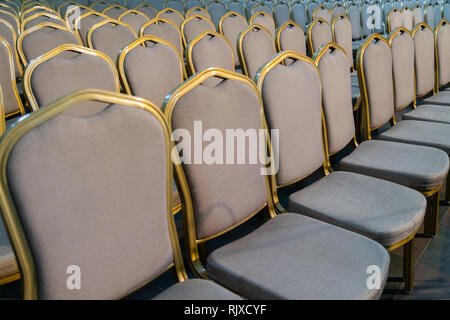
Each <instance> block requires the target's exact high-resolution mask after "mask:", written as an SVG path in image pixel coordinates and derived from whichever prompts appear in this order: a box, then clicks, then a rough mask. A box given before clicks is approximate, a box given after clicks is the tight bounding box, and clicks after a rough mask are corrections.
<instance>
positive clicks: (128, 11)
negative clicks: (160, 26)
mask: <svg viewBox="0 0 450 320" xmlns="http://www.w3.org/2000/svg"><path fill="white" fill-rule="evenodd" d="M130 13H134V14H135V15H138V16H139V15H140V16H143V17H145V19H146V20H147V22H148V21H150V19H149V18H148V17H147V15H146V14H145V13H142V12H140V11H137V10H135V9H129V10H127V11H125V12H122V13H121V14H120V15H119V17H118V18H117V20H119V21H122V20H121V19H122V18H123V17H125V16H126V15H128V14H130Z"/></svg>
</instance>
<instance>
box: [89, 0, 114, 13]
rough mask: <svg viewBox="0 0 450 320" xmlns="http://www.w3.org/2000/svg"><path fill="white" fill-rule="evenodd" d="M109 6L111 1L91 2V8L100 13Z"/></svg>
mask: <svg viewBox="0 0 450 320" xmlns="http://www.w3.org/2000/svg"><path fill="white" fill-rule="evenodd" d="M109 6H111V3H108V2H106V1H96V2H94V3H92V5H91V8H92V9H94V10H95V11H97V12H99V13H102V12H103V11H104V10H105V9H106V8H108V7H109Z"/></svg>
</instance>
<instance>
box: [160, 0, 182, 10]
mask: <svg viewBox="0 0 450 320" xmlns="http://www.w3.org/2000/svg"><path fill="white" fill-rule="evenodd" d="M164 5H165V7H166V8H170V9H174V10H177V11H178V12H180V13H183V12H184V1H178V0H165V2H164Z"/></svg>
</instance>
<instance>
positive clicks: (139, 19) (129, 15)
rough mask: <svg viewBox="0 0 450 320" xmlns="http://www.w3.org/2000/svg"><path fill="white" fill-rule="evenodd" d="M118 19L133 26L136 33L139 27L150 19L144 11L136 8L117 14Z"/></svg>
mask: <svg viewBox="0 0 450 320" xmlns="http://www.w3.org/2000/svg"><path fill="white" fill-rule="evenodd" d="M118 20H119V21H121V22H123V23H126V24H127V25H129V26H130V27H131V28H133V30H134V32H135V33H136V34H139V30H141V27H142V26H143V25H144V24H145V23H147V22H149V21H150V19H149V18H148V17H147V16H146V15H145V14H144V13H142V12H140V11H136V10H128V11H125V12H124V13H122V14H121V15H120V16H119V18H118Z"/></svg>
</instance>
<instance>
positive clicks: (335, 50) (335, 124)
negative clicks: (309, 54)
mask: <svg viewBox="0 0 450 320" xmlns="http://www.w3.org/2000/svg"><path fill="white" fill-rule="evenodd" d="M346 58H347V54H346V52H345V51H344V49H343V48H341V47H339V46H338V45H336V44H333V43H329V44H328V45H327V46H325V47H324V48H323V49H322V50H320V52H319V53H318V55H317V57H316V65H317V67H318V68H319V71H320V77H321V79H322V99H323V100H322V105H323V111H324V116H325V124H326V132H327V144H328V152H329V154H334V153H336V152H339V151H340V150H342V149H343V148H345V146H346V145H347V144H348V143H349V142H350V141H351V140H352V139H353V137H354V136H355V123H354V119H353V104H352V93H351V80H350V72H348V69H347V68H345V60H346ZM347 59H348V58H347Z"/></svg>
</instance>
